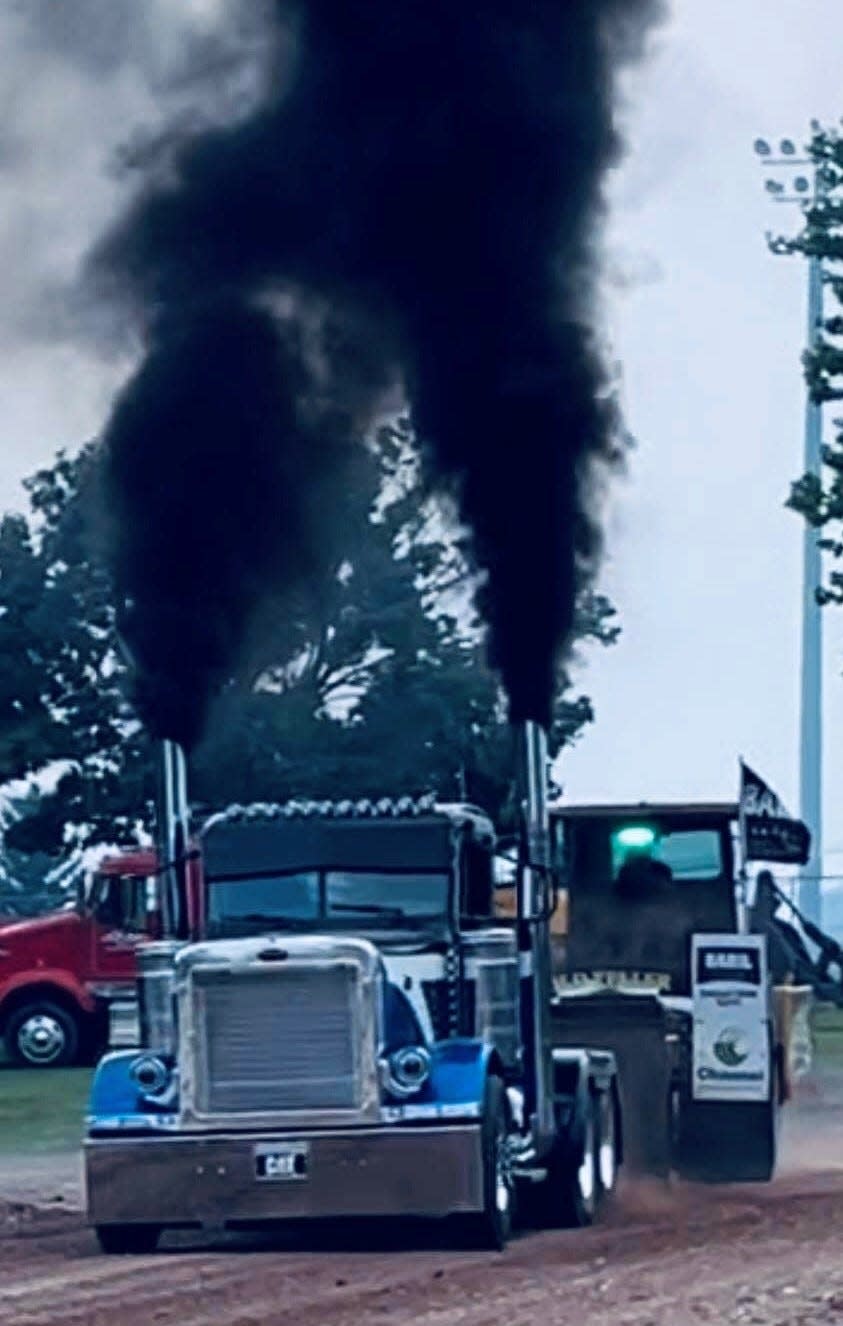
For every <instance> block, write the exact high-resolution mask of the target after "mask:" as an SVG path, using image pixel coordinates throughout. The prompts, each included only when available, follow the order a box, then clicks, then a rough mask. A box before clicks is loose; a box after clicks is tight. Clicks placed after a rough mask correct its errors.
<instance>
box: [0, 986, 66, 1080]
mask: <svg viewBox="0 0 843 1326" xmlns="http://www.w3.org/2000/svg"><path fill="white" fill-rule="evenodd" d="M4 1040H5V1045H6V1053H7V1054H8V1056H9V1058H10V1059H12V1060H13V1061H14V1062H15V1063H17V1064H21V1065H22V1066H24V1067H27V1068H63V1067H65V1066H66V1065H67V1064H72V1063H75V1062H76V1058H77V1055H78V1052H79V1022H78V1020H77V1019H76V1018H75V1017H74V1016H73V1014H72V1013H70V1012H68V1011H67V1009H64V1008H62V1007H61V1005H60V1004H53V1003H50V1002H49V1001H47V1000H43V1001H42V1000H40V999H39V1000H37V1001H33V1003H31V1004H23V1005H21V1007H20V1008H16V1009H15V1011H14V1012H13V1013H12V1014H11V1015H10V1016H9V1019H8V1021H7V1023H6V1031H5V1035H4Z"/></svg>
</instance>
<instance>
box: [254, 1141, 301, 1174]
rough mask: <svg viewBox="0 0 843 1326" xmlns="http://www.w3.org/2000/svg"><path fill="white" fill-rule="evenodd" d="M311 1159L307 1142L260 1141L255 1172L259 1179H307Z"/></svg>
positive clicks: (256, 1147) (256, 1153)
mask: <svg viewBox="0 0 843 1326" xmlns="http://www.w3.org/2000/svg"><path fill="white" fill-rule="evenodd" d="M309 1161H310V1147H309V1146H308V1144H307V1142H258V1143H257V1145H256V1146H255V1174H256V1176H257V1178H259V1179H274V1180H283V1179H306V1178H307V1175H308V1169H309Z"/></svg>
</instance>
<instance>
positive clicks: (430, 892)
mask: <svg viewBox="0 0 843 1326" xmlns="http://www.w3.org/2000/svg"><path fill="white" fill-rule="evenodd" d="M448 898H449V876H448V875H447V873H445V872H441V873H440V872H436V871H429V872H419V873H417V874H413V873H410V872H403V871H400V872H399V871H394V872H393V871H389V872H386V871H383V872H381V871H341V870H331V871H324V872H320V871H315V870H312V871H302V872H297V873H280V874H277V875H260V876H258V877H256V878H252V879H216V880H211V881H210V882H209V888H208V938H210V939H220V938H234V937H236V936H246V935H256V934H265V933H266V932H267V930H273V929H278V930H305V931H311V932H312V931H314V930H316V929H318V928H320V927H323V926H324V927H325V928H326V929H330V930H349V929H354V930H369V929H377V930H384V929H399V930H400V929H401V928H403V927H405V926H408V927H410V928H412V929H414V930H415V929H418V928H420V927H423V926H426V925H437V924H439V925H444V924H445V923H446V920H447V914H448Z"/></svg>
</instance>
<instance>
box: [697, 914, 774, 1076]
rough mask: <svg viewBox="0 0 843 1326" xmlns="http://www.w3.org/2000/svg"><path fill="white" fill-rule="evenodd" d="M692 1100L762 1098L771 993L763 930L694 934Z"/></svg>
mask: <svg viewBox="0 0 843 1326" xmlns="http://www.w3.org/2000/svg"><path fill="white" fill-rule="evenodd" d="M691 961H692V968H691V970H692V981H693V998H694V1041H693V1055H692V1072H693V1080H692V1095H693V1098H694V1100H735V1101H739V1100H742V1101H752V1100H754V1101H758V1100H767V1099H768V1098H769V1095H770V1069H771V1065H770V1014H771V1009H770V994H769V987H768V984H767V950H766V941H765V939H764V937H763V936H762V935H735V934H726V935H694V936H693V938H692V949H691Z"/></svg>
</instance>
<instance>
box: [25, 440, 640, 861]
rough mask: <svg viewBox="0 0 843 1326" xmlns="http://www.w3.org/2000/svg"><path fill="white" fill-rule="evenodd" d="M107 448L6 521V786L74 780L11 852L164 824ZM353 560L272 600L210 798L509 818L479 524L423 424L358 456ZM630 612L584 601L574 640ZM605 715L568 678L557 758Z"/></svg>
mask: <svg viewBox="0 0 843 1326" xmlns="http://www.w3.org/2000/svg"><path fill="white" fill-rule="evenodd" d="M97 466H98V452H97V448H96V446H94V445H91V446H88V447H86V448H84V449H83V450H82V452H81V453H80V454H79V455H78V456H77V457H75V458H72V459H71V458H68V457H67V456H66V455H64V454H60V455H59V456H58V458H57V460H56V462H55V464H54V465H53V466H52V467H49V468H47V469H44V470H41V471H39V472H38V473H37V474H36V475H34V476H33V477H32V479H31V480H29V481H28V483H27V485H26V487H27V492H28V496H29V503H30V513H29V516H28V518H24V517H23V516H13V517H7V519H6V521H5V522H3V523H2V524H0V643H2V644H4V645H5V647H6V654H5V656H6V658H7V659H8V660H9V668H8V671H7V675H5V676H4V679H3V683H2V687H0V781H2V780H6V779H9V778H19V777H21V776H26V775H32V774H33V773H35V772H36V771H38V770H40V769H43V768H44V767H45V766H46V767H50V766H52V767H53V768H57V769H58V775H57V777H56V779H55V780H54V781H55V787H54V790H52V791H50V792H48V793H47V794H46V795H44V796H42V797H41V798H40V799H39V801H38V805H37V809H36V810H35V811H34V813H33V812H32V810H31V807H29V806H28V807H27V811H28V812H29V813H26V814H24V815H22V816H21V818H20V819H18V820H17V822H15V823H14V824H13V825H12V826H11V827H10V828H9V829H8V830H7V831H6V834H5V845H6V856H7V860H8V858H9V852H10V851H11V850H12V849H14V851H16V852H24V851H27V852H36V851H37V852H52V853H56V852H58V851H59V850H60V849H61V848H62V846H64V847H65V848H66V847H67V845H68V844H73V843H75V844H78V845H85V844H89V843H95V842H102V841H105V842H111V843H114V842H119V841H128V840H130V839H132V838H133V837H135V836H136V835H137V833H138V831H139V829H142V828H143V829H146V830H148V829H149V827H150V811H151V806H152V798H153V795H154V763H153V751H152V750H151V748H150V744H149V742H148V740H147V738H146V736H145V734H144V732H143V731H142V730H141V728H140V725H139V724H138V722H137V721H136V719H135V717H134V715H133V713H132V711H131V708H130V705H129V704H128V703H127V700H126V694H127V683H128V681H129V678H128V675H127V669H126V664H125V662H124V660H123V657H122V654H121V651H120V648H119V645H118V641H117V637H116V633H115V612H114V603H113V596H112V593H111V585H110V581H109V576H108V572H107V568H106V560H105V553H104V548H103V545H102V540H101V536H100V533H99V529H98V510H99V503H100V502H101V501H102V497H101V494H100V491H99V488H98V468H97ZM326 518H330V519H333V520H336V521H338V522H340V524H339V528H340V529H341V530H342V534H343V540H342V543H343V547H342V555H341V557H339V558H338V560H337V562H336V564H335V566H334V568H333V571H332V574H331V575H330V576H329V577H327V578H326V580H325V581H324V582H322V583H320V584H318V585H313V586H311V587H310V589H309V590H308V592H307V593H306V594H304V593H299V594H298V595H297V596H295V597H294V598H291V597H289V596H282V595H278V596H276V597H274V598H273V599H271V600H269V601H267V602H266V603H265V604H264V605H263V607H262V609H261V612H260V614H259V615H258V617H257V618H256V619H255V621H254V622H253V623H252V627H251V630H250V632H249V635H248V639H247V641H246V646H245V648H244V650H243V654H242V658H241V662H240V666H239V668H238V670H237V673H236V675H232V676H231V677H230V678H229V681H228V683H227V684H226V685H225V686H224V687H223V688H222V690H221V692H220V694H219V696H218V699H217V701H216V703H215V706H214V708H213V711H212V714H211V718H210V722H209V724H208V728H207V731H206V733H205V736H204V738H203V740H202V742H201V744H200V745H199V746H198V747H197V748H196V750H194V751H193V752H192V753H191V760H190V786H191V794H192V796H193V798H194V799H195V800H196V801H197V802H198V803H199V804H200V805H202V806H205V807H207V808H211V807H219V806H220V805H225V804H226V803H228V802H230V801H235V800H236V801H241V802H248V801H252V800H283V799H285V798H288V797H294V796H298V797H317V798H329V797H330V798H334V797H336V798H342V797H360V796H382V795H390V794H397V793H400V794H403V793H411V794H421V793H425V792H429V791H435V792H436V793H438V794H440V795H442V796H443V797H449V798H456V797H468V798H470V799H471V800H474V801H476V802H479V803H480V804H482V805H484V806H486V807H487V808H488V809H489V810H490V811H491V812H493V813H495V814H503V813H504V812H505V810H506V807H507V806H508V805H510V804H511V798H512V778H511V775H512V760H511V748H510V741H511V734H510V731H509V728H508V726H507V723H506V721H505V707H504V703H503V697H502V695H501V691H500V687H499V684H498V681H497V678H496V677H495V676H494V675H493V674H492V673H491V672H490V671H489V669H488V667H487V666H486V664H485V662H484V652H483V633H482V628H481V626H480V624H479V623H478V622H477V621H476V619H474V617H473V616H472V613H471V609H470V602H471V592H472V589H473V587H474V584H475V576H474V573H473V570H472V567H471V564H470V559H469V556H468V552H467V545H466V541H465V538H464V537H463V535H462V532H461V531H459V530H458V529H456V528H455V524H454V521H453V518H452V514H451V513H450V512H448V511H446V510H443V507H442V505H441V502H437V501H434V500H433V499H432V498H429V497H426V496H425V495H424V494H423V490H422V486H421V478H420V473H419V465H418V460H417V456H416V452H415V448H414V446H413V439H412V436H411V434H410V431H409V428H408V425H407V424H406V422H405V421H401V422H399V423H397V424H394V425H392V426H390V427H388V428H384V429H383V430H382V431H381V434H380V436H379V438H378V439H377V444H376V445H375V446H373V447H370V448H363V447H361V448H360V453H359V457H358V458H357V461H356V463H355V468H354V470H353V473H352V475H351V478H350V481H349V483H348V484H347V485H346V488H345V491H344V496H343V499H342V508H341V510H338V511H335V512H331V513H330V515H329V516H327V517H326ZM617 633H618V628H617V626H616V624H615V618H614V610H613V609H612V608H611V606H610V605H609V604H608V603H607V601H606V600H605V599H603V598H601V597H600V596H597V595H594V594H591V593H587V594H584V595H583V597H582V600H581V603H580V613H579V620H578V624H577V632H576V634H577V638H578V639H579V640H586V639H592V640H595V641H598V642H600V643H602V644H610V643H612V642H613V641H614V639H615V638H616V636H617ZM591 718H592V713H591V706H590V703H589V701H588V700H587V699H586V698H585V697H583V696H573V695H572V694H571V690H570V685H569V679H568V677H567V675H565V674H563V675H562V676H561V677H560V687H559V699H558V701H557V707H556V714H555V720H554V725H553V731H552V732H551V734H550V737H551V749H552V750H554V751H555V750H557V749H559V748H560V746H561V745H562V744H564V743H566V742H570V741H573V740H574V739H575V738H576V736H577V734H578V733H579V732H580V730H581V729H582V727H583V726H584V724H586V723H587V722H589V721H590V720H591Z"/></svg>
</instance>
